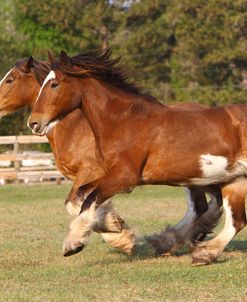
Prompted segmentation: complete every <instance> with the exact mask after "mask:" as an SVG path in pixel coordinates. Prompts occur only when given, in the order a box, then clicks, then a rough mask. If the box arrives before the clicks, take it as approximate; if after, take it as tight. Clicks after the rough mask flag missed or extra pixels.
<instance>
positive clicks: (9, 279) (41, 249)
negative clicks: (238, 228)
mask: <svg viewBox="0 0 247 302" xmlns="http://www.w3.org/2000/svg"><path fill="white" fill-rule="evenodd" d="M69 189H70V186H69V185H62V186H56V185H40V186H38V185H32V186H5V187H1V188H0V192H1V194H0V228H1V232H0V301H114V302H115V301H200V302H203V301H234V302H235V301H247V257H246V256H247V241H246V240H247V236H246V235H247V228H246V230H243V231H242V232H241V233H240V234H239V235H238V236H237V237H236V238H234V241H233V242H232V243H231V244H230V245H229V247H228V249H227V250H226V251H225V252H224V253H223V255H222V256H221V258H220V259H219V261H218V262H217V263H215V264H213V265H210V266H205V267H191V266H190V262H191V259H190V256H189V255H188V254H187V253H184V252H182V253H178V254H177V255H176V256H171V257H166V258H165V257H163V258H162V257H152V256H150V253H145V251H142V252H140V253H139V254H137V255H135V256H126V255H124V254H122V253H120V252H118V251H115V250H113V249H112V248H110V247H109V246H107V245H106V244H105V243H103V242H102V240H101V238H100V236H99V235H98V234H93V236H92V238H91V240H90V243H89V244H88V246H87V248H85V249H84V250H83V251H82V252H81V253H80V254H78V255H75V256H72V257H69V258H64V257H63V256H62V249H61V245H62V241H63V238H64V236H65V235H66V232H67V227H68V223H69V220H70V218H69V216H68V214H67V213H66V210H65V208H64V206H63V200H64V198H65V196H66V194H67V193H68V191H69ZM184 199H185V197H184V194H183V190H181V189H176V188H169V187H161V186H156V187H154V186H153V187H145V188H137V189H136V190H135V191H134V192H133V193H131V194H127V195H121V196H118V197H117V198H115V199H114V205H115V207H116V208H117V210H118V212H119V213H121V216H122V217H123V218H124V219H126V220H127V221H128V223H129V224H130V225H131V226H132V227H133V228H134V229H135V231H136V232H137V233H138V234H139V235H140V236H141V235H144V234H149V233H152V232H154V231H158V230H160V229H161V228H163V227H164V226H165V225H166V224H169V223H170V224H171V223H175V222H177V221H178V220H179V219H180V218H181V217H182V215H183V214H184V212H185V207H186V204H185V202H184Z"/></svg>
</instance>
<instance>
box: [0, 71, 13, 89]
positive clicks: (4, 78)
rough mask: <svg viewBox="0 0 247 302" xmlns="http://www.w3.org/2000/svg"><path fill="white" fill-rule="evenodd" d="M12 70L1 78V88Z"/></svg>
mask: <svg viewBox="0 0 247 302" xmlns="http://www.w3.org/2000/svg"><path fill="white" fill-rule="evenodd" d="M12 70H13V68H11V69H10V71H8V72H7V73H6V75H5V76H4V77H3V79H2V80H1V82H0V86H1V85H2V83H3V82H4V81H5V80H6V78H7V77H8V75H9V74H10V73H11V71H12Z"/></svg>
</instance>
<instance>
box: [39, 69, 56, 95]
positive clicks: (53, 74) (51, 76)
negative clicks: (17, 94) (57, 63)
mask: <svg viewBox="0 0 247 302" xmlns="http://www.w3.org/2000/svg"><path fill="white" fill-rule="evenodd" d="M53 79H56V74H55V72H54V71H53V70H51V71H50V72H49V73H48V75H47V77H46V78H45V80H44V82H43V84H42V86H41V88H40V90H39V94H38V96H37V99H38V98H39V96H40V94H41V91H42V90H43V88H44V87H45V84H46V83H47V82H48V81H50V80H53ZM37 99H36V101H37Z"/></svg>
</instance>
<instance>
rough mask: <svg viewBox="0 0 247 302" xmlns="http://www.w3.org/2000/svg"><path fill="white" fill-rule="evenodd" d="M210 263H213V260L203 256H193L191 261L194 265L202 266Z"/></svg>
mask: <svg viewBox="0 0 247 302" xmlns="http://www.w3.org/2000/svg"><path fill="white" fill-rule="evenodd" d="M209 264H211V261H210V260H208V259H203V258H192V262H191V265H192V266H202V265H209Z"/></svg>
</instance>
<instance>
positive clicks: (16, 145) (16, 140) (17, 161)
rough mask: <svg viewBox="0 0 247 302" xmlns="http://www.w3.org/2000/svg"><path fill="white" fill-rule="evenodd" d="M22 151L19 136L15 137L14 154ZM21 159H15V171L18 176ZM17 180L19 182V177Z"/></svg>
mask: <svg viewBox="0 0 247 302" xmlns="http://www.w3.org/2000/svg"><path fill="white" fill-rule="evenodd" d="M19 151H20V144H19V142H18V139H17V136H16V137H15V142H14V154H18V153H19ZM20 166H21V165H20V161H19V160H15V161H14V168H15V172H16V176H17V175H18V172H19V170H20ZM16 182H17V183H19V180H18V178H17V179H16Z"/></svg>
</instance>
